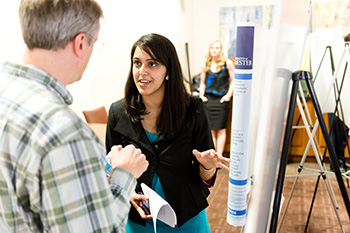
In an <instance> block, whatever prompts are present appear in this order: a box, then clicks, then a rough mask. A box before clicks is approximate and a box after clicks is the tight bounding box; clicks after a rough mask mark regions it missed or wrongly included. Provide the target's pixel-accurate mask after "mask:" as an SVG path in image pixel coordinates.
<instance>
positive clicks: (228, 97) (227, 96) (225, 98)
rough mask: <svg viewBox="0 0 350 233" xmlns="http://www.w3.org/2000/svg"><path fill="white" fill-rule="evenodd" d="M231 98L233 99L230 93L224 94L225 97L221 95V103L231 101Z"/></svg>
mask: <svg viewBox="0 0 350 233" xmlns="http://www.w3.org/2000/svg"><path fill="white" fill-rule="evenodd" d="M230 100H231V96H229V95H224V96H223V97H221V99H220V103H223V102H230Z"/></svg>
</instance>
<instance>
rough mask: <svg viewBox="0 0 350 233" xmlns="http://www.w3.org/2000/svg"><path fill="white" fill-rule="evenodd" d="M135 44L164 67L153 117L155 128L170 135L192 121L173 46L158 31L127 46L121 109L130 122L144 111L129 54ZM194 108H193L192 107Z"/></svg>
mask: <svg viewBox="0 0 350 233" xmlns="http://www.w3.org/2000/svg"><path fill="white" fill-rule="evenodd" d="M137 47H139V48H140V49H141V50H143V51H145V52H146V53H147V54H148V55H150V56H151V57H152V59H155V60H157V61H159V62H160V63H161V64H163V65H164V66H165V67H166V69H167V76H168V77H169V79H168V80H167V81H165V94H164V99H163V103H162V109H161V111H160V113H159V116H158V119H157V131H158V132H159V133H162V134H164V135H165V137H166V138H173V137H174V136H175V135H176V134H177V133H178V132H180V131H181V130H182V129H184V127H187V126H188V125H189V124H191V123H192V121H193V117H194V114H193V112H192V109H193V108H192V107H190V106H189V105H190V94H189V93H188V92H187V90H186V87H185V81H186V80H185V79H184V76H183V73H182V69H181V65H180V61H179V58H178V56H177V52H176V49H175V47H174V45H173V44H172V43H171V41H170V40H169V39H167V38H166V37H164V36H162V35H159V34H155V33H152V34H147V35H144V36H142V37H141V38H140V39H139V40H137V41H136V42H135V43H134V45H133V46H132V49H131V65H130V71H129V76H128V79H127V81H126V85H125V93H124V94H125V109H126V112H127V114H128V116H129V117H130V118H131V120H132V122H134V123H136V122H140V121H141V119H142V115H145V114H147V112H146V109H145V105H144V104H143V102H142V96H141V95H140V93H139V92H138V90H137V87H136V85H135V82H134V75H133V57H134V53H135V50H136V48H137ZM193 110H194V109H193Z"/></svg>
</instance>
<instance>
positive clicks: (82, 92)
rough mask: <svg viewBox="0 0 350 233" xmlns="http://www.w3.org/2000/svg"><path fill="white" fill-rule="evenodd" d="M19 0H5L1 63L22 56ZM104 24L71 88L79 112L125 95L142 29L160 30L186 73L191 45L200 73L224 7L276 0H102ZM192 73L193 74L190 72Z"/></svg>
mask: <svg viewBox="0 0 350 233" xmlns="http://www.w3.org/2000/svg"><path fill="white" fill-rule="evenodd" d="M19 2H20V0H11V1H8V0H0V30H1V32H2V33H1V36H0V62H1V61H2V60H5V59H6V60H7V59H10V60H18V59H20V57H21V55H22V52H23V49H24V43H23V41H22V36H21V33H20V27H19V22H18V14H17V12H18V5H19ZM98 2H99V3H100V4H101V6H102V8H103V10H104V14H105V23H104V25H103V26H102V28H101V32H100V38H99V40H100V41H102V42H104V43H105V46H104V48H103V50H102V51H99V52H94V54H93V55H92V57H91V60H90V63H89V65H88V67H87V69H86V71H85V73H84V77H83V78H82V80H81V81H79V82H77V83H75V84H72V85H70V86H69V87H68V89H69V91H70V92H71V93H72V95H73V98H74V102H73V105H72V108H73V109H74V110H75V112H77V113H78V114H79V115H80V116H82V114H81V111H82V110H84V109H92V108H96V107H98V106H101V105H105V106H106V108H107V109H108V108H109V106H110V104H111V103H112V102H114V101H116V100H117V99H120V98H122V97H123V90H124V83H125V81H126V77H127V75H128V71H129V67H130V58H129V57H130V49H131V46H132V44H133V43H134V42H135V41H136V40H137V39H138V38H139V37H140V36H142V35H143V34H146V33H151V32H156V33H159V34H163V35H164V36H166V37H168V38H169V39H170V40H171V41H172V42H173V43H174V45H175V47H176V48H177V51H178V54H179V57H180V60H181V62H182V66H183V72H184V74H185V75H186V77H187V75H188V67H187V58H186V50H185V44H186V43H188V45H189V60H190V61H189V63H190V72H191V75H194V74H196V73H198V72H200V66H201V63H202V62H203V60H204V56H205V54H206V52H207V49H208V45H209V43H210V42H211V41H213V40H215V39H218V38H219V13H220V8H221V7H230V6H239V5H261V4H269V3H272V2H273V0H260V1H259V0H245V1H240V0H166V1H164V0H148V1H144V0H129V1H110V0H98ZM187 78H188V77H187Z"/></svg>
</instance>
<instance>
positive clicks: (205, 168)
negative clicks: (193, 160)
mask: <svg viewBox="0 0 350 233" xmlns="http://www.w3.org/2000/svg"><path fill="white" fill-rule="evenodd" d="M199 166H200V167H202V168H203V169H204V170H207V171H209V170H211V169H213V168H209V169H208V168H205V167H204V166H203V165H202V164H201V163H200V164H199Z"/></svg>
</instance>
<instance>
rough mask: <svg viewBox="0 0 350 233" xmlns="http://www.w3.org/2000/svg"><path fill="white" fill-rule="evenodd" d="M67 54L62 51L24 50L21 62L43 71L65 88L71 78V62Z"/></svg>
mask: <svg viewBox="0 0 350 233" xmlns="http://www.w3.org/2000/svg"><path fill="white" fill-rule="evenodd" d="M67 54H68V53H66V52H65V51H64V49H60V50H57V51H54V50H46V49H37V48H36V49H32V50H29V49H28V48H26V50H25V52H24V54H23V57H22V62H23V63H24V64H28V65H33V66H35V67H37V68H39V69H42V70H44V71H45V72H47V73H48V74H50V75H51V76H53V77H55V78H56V79H57V80H58V81H60V82H61V83H63V84H64V85H65V86H67V84H69V83H70V82H69V80H70V77H71V76H72V72H70V71H71V69H70V67H71V64H70V63H71V62H70V60H69V56H68V55H67Z"/></svg>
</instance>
